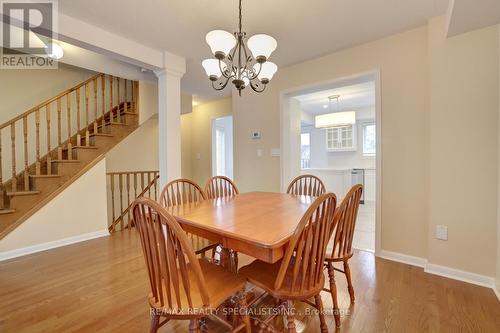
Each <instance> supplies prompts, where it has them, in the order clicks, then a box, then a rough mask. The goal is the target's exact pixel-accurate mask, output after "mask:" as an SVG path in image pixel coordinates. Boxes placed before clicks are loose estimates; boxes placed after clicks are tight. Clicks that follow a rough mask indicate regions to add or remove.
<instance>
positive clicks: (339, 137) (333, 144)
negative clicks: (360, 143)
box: [326, 125, 356, 151]
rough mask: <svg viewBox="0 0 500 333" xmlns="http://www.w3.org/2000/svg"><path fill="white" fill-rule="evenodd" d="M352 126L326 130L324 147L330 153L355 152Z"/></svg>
mask: <svg viewBox="0 0 500 333" xmlns="http://www.w3.org/2000/svg"><path fill="white" fill-rule="evenodd" d="M355 137H356V136H355V130H354V127H353V125H347V126H336V127H331V128H327V129H326V147H327V149H328V150H330V151H349V150H356V140H355Z"/></svg>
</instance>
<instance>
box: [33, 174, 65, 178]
mask: <svg viewBox="0 0 500 333" xmlns="http://www.w3.org/2000/svg"><path fill="white" fill-rule="evenodd" d="M58 177H61V176H60V175H30V178H58Z"/></svg>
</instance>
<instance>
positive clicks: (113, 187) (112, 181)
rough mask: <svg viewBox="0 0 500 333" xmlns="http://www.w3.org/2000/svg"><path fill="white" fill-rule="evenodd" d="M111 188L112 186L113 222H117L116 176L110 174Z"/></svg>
mask: <svg viewBox="0 0 500 333" xmlns="http://www.w3.org/2000/svg"><path fill="white" fill-rule="evenodd" d="M110 178H111V180H110V186H111V215H112V218H113V222H114V221H115V175H114V174H110Z"/></svg>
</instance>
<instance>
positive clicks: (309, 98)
mask: <svg viewBox="0 0 500 333" xmlns="http://www.w3.org/2000/svg"><path fill="white" fill-rule="evenodd" d="M332 95H340V98H339V104H338V106H337V102H336V101H335V100H334V101H332V103H331V104H330V103H329V100H328V97H329V96H332ZM294 98H296V99H298V100H299V101H300V105H301V109H302V110H303V111H305V112H307V113H310V114H313V115H317V114H324V113H331V112H337V111H346V110H355V109H361V108H365V107H369V106H374V105H375V82H373V81H370V82H364V83H358V84H353V85H349V86H345V87H340V88H335V89H328V90H322V91H317V92H313V93H308V94H305V95H298V96H294ZM325 106H327V107H326V108H325Z"/></svg>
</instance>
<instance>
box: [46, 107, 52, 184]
mask: <svg viewBox="0 0 500 333" xmlns="http://www.w3.org/2000/svg"><path fill="white" fill-rule="evenodd" d="M45 119H46V121H47V175H51V174H52V158H51V156H50V103H49V104H47V105H46V106H45Z"/></svg>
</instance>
